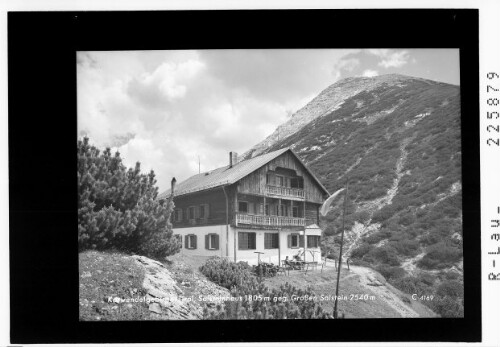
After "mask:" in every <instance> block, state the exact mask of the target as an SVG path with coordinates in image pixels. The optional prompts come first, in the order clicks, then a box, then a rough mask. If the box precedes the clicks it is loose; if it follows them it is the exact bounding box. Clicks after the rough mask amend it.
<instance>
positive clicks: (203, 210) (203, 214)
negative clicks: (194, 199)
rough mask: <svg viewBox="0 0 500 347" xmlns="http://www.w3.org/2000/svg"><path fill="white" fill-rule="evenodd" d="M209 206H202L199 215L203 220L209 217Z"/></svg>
mask: <svg viewBox="0 0 500 347" xmlns="http://www.w3.org/2000/svg"><path fill="white" fill-rule="evenodd" d="M207 207H208V206H207V205H201V206H200V215H199V218H202V219H205V218H207V217H208V213H207V212H208V209H207Z"/></svg>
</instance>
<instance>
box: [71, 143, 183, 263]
mask: <svg viewBox="0 0 500 347" xmlns="http://www.w3.org/2000/svg"><path fill="white" fill-rule="evenodd" d="M77 147H78V194H79V201H78V244H79V248H80V250H84V249H110V248H115V249H118V250H121V251H125V252H133V253H138V254H143V255H146V256H150V257H154V258H164V257H165V256H167V255H171V254H174V253H176V252H178V251H179V249H180V244H179V242H178V241H177V239H175V238H174V237H173V233H172V226H171V224H170V222H169V219H170V215H171V213H172V211H173V208H174V205H173V202H172V201H168V202H167V203H163V202H161V201H158V200H157V199H156V197H157V196H158V187H157V186H156V178H155V174H154V172H153V171H151V172H150V173H149V174H143V173H141V167H140V163H139V162H137V163H136V165H135V167H134V168H129V169H127V168H126V167H125V165H124V164H123V162H122V159H121V157H120V153H118V152H116V153H115V154H114V155H113V154H112V153H111V149H110V148H106V149H105V150H104V151H103V152H102V153H101V151H100V150H99V149H98V148H96V147H95V146H92V145H90V144H89V139H88V138H87V137H85V138H83V139H82V140H78V146H77Z"/></svg>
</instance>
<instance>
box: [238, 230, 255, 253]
mask: <svg viewBox="0 0 500 347" xmlns="http://www.w3.org/2000/svg"><path fill="white" fill-rule="evenodd" d="M238 249H241V250H245V249H255V233H244V232H239V233H238Z"/></svg>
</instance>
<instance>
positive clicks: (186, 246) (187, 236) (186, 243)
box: [184, 235, 189, 248]
mask: <svg viewBox="0 0 500 347" xmlns="http://www.w3.org/2000/svg"><path fill="white" fill-rule="evenodd" d="M188 242H189V235H186V237H185V238H184V248H189V243H188Z"/></svg>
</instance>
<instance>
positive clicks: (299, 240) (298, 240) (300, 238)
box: [288, 234, 304, 248]
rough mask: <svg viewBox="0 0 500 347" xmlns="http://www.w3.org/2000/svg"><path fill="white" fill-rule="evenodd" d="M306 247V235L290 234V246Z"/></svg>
mask: <svg viewBox="0 0 500 347" xmlns="http://www.w3.org/2000/svg"><path fill="white" fill-rule="evenodd" d="M299 247H304V235H299V234H290V235H288V248H299Z"/></svg>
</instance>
